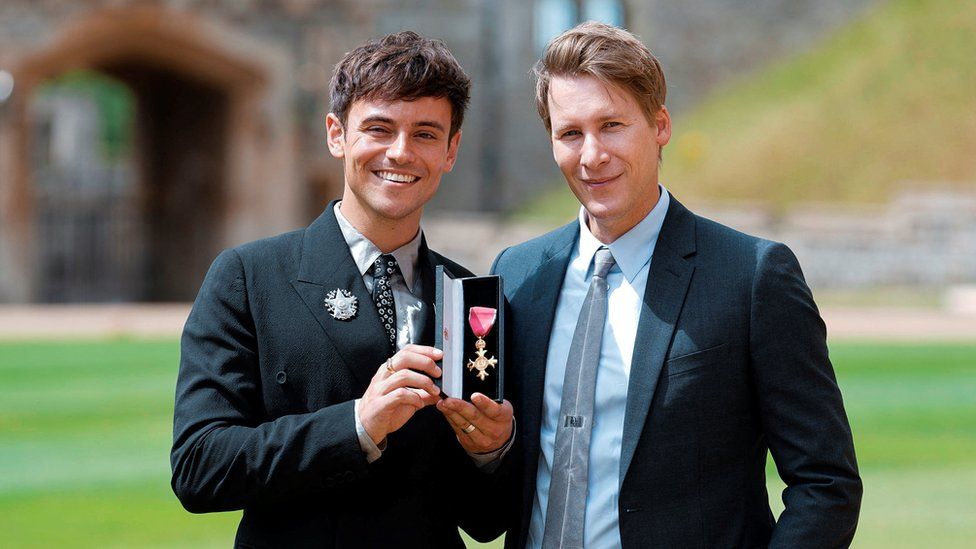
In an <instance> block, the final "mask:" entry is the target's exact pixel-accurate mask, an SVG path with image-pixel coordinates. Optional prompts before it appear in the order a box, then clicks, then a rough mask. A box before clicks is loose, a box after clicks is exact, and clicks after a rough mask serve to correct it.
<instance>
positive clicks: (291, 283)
mask: <svg viewBox="0 0 976 549" xmlns="http://www.w3.org/2000/svg"><path fill="white" fill-rule="evenodd" d="M420 261H421V266H422V268H421V271H422V274H421V277H422V282H423V288H424V289H423V292H422V298H423V299H424V300H425V301H426V302H427V303H429V304H430V305H431V309H430V310H433V308H432V307H433V301H434V267H435V266H436V265H446V266H447V267H448V268H449V269H451V271H452V272H455V273H459V274H462V275H467V274H469V273H468V271H467V270H465V269H464V268H463V267H461V266H459V265H457V264H455V263H453V262H451V261H449V260H447V259H445V258H444V257H442V256H440V255H438V254H436V253H435V252H432V251H430V250H428V249H427V246H426V243H424V244H422V246H421V251H420ZM337 288H341V289H346V290H350V291H351V292H352V293H353V294H354V295H355V296H356V298H357V300H358V304H359V310H358V313H357V314H356V316H355V317H354V318H352V319H351V320H337V319H335V318H333V317H332V316H331V315H330V314H329V312H328V311H327V310H326V308H325V306H324V299H325V297H326V294H327V293H328V292H329V291H331V290H335V289H337ZM425 326H426V328H425V331H424V336H423V338H422V342H424V343H427V344H432V342H433V314H431V315H430V318H428V319H427V322H426V325H425ZM387 355H388V350H387V336H386V334H385V332H384V331H383V327H382V324H381V322H380V320H379V316H378V314H377V312H376V308H375V306H374V305H373V301H372V299H371V297H370V294H369V292H368V291H367V290H366V286H365V284H364V283H363V278H362V274H361V273H360V272H359V270H358V269H357V267H356V265H355V263H354V261H353V259H352V256H351V254H350V252H349V248H348V247H347V246H346V243H345V241H344V239H343V237H342V234H341V232H340V230H339V227H338V224H337V223H336V220H335V215H334V213H333V209H332V205H331V204H330V205H329V207H327V208H326V209H325V211H324V212H323V214H322V215H321V216H320V217H319V218H318V219H317V220H316V221H315V222H314V223H312V225H310V226H309V227H308V228H307V229H304V230H300V231H295V232H292V233H288V234H284V235H281V236H277V237H274V238H270V239H266V240H261V241H258V242H253V243H250V244H246V245H243V246H240V247H238V248H234V249H231V250H227V251H224V252H223V253H221V254H220V256H219V257H217V259H216V260H215V261H214V264H213V266H212V267H211V269H210V272H208V273H207V276H206V279H205V280H204V283H203V286H202V288H201V289H200V293H199V295H198V296H197V299H196V302H195V303H194V305H193V310H192V312H191V313H190V317H189V319H188V320H187V323H186V328H185V330H184V333H183V339H182V349H181V360H180V373H179V379H178V381H177V386H176V407H175V414H174V415H175V423H174V440H173V450H172V454H171V461H172V467H173V480H172V483H173V490H174V491H175V492H176V494H177V496H178V497H179V499H180V501H181V502H182V503H183V505H184V506H185V507H186V508H187V509H188V510H190V511H193V512H209V511H226V510H233V509H243V510H244V517H243V519H242V520H241V524H240V527H239V529H238V533H237V545H238V546H241V547H390V546H401V547H463V544H462V541H461V538H460V536H459V534H458V531H457V528H458V525H461V526H463V527H464V528H465V529H466V530H467V531H468V532H469V533H470V534H472V536H474V537H475V538H478V539H491V538H493V537H496V536H497V535H498V534H499V533H500V531H498V530H490V529H485V528H484V526H483V523H482V522H481V521H479V520H478V514H477V512H474V511H473V509H477V507H478V503H480V501H479V500H478V499H477V498H481V497H486V495H487V496H490V495H491V493H492V492H491V488H490V484H491V482H493V481H492V477H491V476H490V475H486V474H483V473H481V472H480V471H478V470H477V469H476V468H475V466H474V464H473V462H472V461H471V459H470V458H469V457H468V456H467V454H465V452H464V451H463V449H462V448H461V447H460V445H459V444H458V442H457V439H456V438H455V436H454V433H453V431H452V430H451V429H450V427H449V426H448V424H447V421H446V419H445V418H444V417H443V416H442V415H441V414H440V413H439V412H438V411H437V410H435V409H433V408H432V407H431V408H425V409H423V410H421V411H419V412H418V413H417V414H416V415H415V416H414V417H413V418H412V419H411V420H410V421H408V422H407V424H406V425H405V426H404V427H403V428H401V429H400V430H399V431H397V432H395V433H391V434H390V436H389V437H388V439H387V441H388V446H387V449H386V451H385V452H384V454H383V456H382V457H381V458H380V459H378V460H377V461H375V462H373V463H372V464H368V463H367V462H366V459H365V456H364V454H363V451H362V450H361V448H360V446H359V439H358V437H357V434H356V428H355V421H354V415H353V400H354V399H356V398H359V397H361V396H362V395H363V393H364V392H365V390H366V387H367V386H368V385H369V382H370V379H371V378H372V376H373V374H374V373H375V372H376V370H377V369H378V368H379V367H380V366H381V365H382V364H383V362H384V361H385V360H386V358H387ZM462 488H463V489H462ZM448 502H450V504H448Z"/></svg>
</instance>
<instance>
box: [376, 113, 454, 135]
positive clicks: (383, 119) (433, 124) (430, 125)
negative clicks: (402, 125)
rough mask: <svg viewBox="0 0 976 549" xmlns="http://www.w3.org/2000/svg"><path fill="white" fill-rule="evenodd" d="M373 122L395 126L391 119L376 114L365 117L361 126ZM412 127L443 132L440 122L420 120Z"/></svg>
mask: <svg viewBox="0 0 976 549" xmlns="http://www.w3.org/2000/svg"><path fill="white" fill-rule="evenodd" d="M375 122H382V123H384V124H390V125H391V126H392V125H395V123H394V121H393V119H392V118H389V117H386V116H382V115H378V114H377V115H373V116H367V117H366V118H363V121H362V123H363V124H371V123H375ZM413 126H414V127H415V128H434V129H436V130H440V131H445V128H444V125H443V124H441V123H440V122H437V121H436V120H421V121H419V122H416V123H414V125H413Z"/></svg>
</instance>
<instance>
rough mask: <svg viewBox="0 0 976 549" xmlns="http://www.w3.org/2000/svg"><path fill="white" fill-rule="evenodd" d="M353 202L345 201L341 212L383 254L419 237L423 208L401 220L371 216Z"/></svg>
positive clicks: (340, 208)
mask: <svg viewBox="0 0 976 549" xmlns="http://www.w3.org/2000/svg"><path fill="white" fill-rule="evenodd" d="M352 202H353V201H347V200H343V201H342V203H341V204H339V210H340V211H341V212H342V215H343V216H345V218H346V220H347V221H349V223H350V224H351V225H352V226H353V227H355V228H356V230H357V231H359V232H360V233H362V235H363V236H365V237H366V238H368V239H369V241H370V242H372V243H373V244H375V245H376V247H377V248H379V249H380V251H381V252H383V253H385V254H386V253H390V252H392V251H393V250H396V249H397V248H400V247H402V246H403V245H404V244H406V243H408V242H410V241H411V240H413V239H414V237H416V236H417V231H419V230H420V217H421V216H422V215H423V208H420V209H419V210H417V211H416V212H414V213H411V214H410V215H408V216H407V217H404V218H401V219H389V218H385V217H382V216H379V215H375V214H372V215H371V214H370V212H368V211H367V210H364V209H362V208H357V207H355V206H353V205H352Z"/></svg>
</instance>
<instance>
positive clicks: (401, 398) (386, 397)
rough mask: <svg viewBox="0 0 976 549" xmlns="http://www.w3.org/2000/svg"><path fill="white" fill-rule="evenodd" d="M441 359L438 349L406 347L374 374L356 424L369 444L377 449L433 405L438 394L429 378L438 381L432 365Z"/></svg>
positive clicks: (437, 372)
mask: <svg viewBox="0 0 976 549" xmlns="http://www.w3.org/2000/svg"><path fill="white" fill-rule="evenodd" d="M442 355H443V353H442V352H441V351H440V349H435V348H433V347H426V346H423V345H407V346H406V347H404V348H403V349H401V350H400V351H399V352H397V354H395V355H393V356H392V357H390V360H389V361H388V362H385V363H384V364H383V365H382V366H380V367H379V369H377V370H376V374H375V375H373V379H372V380H371V381H370V382H369V387H367V388H366V392H365V393H364V394H363V398H362V399H361V400H360V401H359V421H360V423H362V424H363V428H364V429H366V433H367V434H368V435H369V438H371V439H373V442H375V443H376V444H377V445H379V444H380V443H381V442H383V440H384V439H386V435H388V434H390V433H392V432H394V431H396V430H397V429H399V428H400V427H403V424H405V423H406V422H407V421H408V420H409V419H410V418H411V417H413V415H414V414H415V413H416V412H417V410H420V409H421V408H423V407H425V406H430V405H431V404H434V403H435V402H437V400H438V398H439V397H438V395H440V392H441V391H440V389H439V388H438V387H437V386H436V385H434V380H433V379H432V378H435V377H441V369H440V368H438V367H437V365H436V364H434V361H435V360H440V358H441V356H442ZM388 364H389V365H390V368H392V369H393V370H394V371H392V372H391V371H390V368H387V365H388Z"/></svg>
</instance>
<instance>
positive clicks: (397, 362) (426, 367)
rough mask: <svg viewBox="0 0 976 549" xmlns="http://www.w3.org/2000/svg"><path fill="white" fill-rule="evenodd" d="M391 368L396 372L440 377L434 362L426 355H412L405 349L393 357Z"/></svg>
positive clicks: (439, 371)
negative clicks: (408, 371)
mask: <svg viewBox="0 0 976 549" xmlns="http://www.w3.org/2000/svg"><path fill="white" fill-rule="evenodd" d="M393 367H394V370H396V371H398V372H399V371H401V370H414V371H417V372H422V373H424V374H427V375H428V376H431V377H441V369H440V368H439V367H438V366H437V364H434V360H433V359H431V358H430V357H429V356H427V355H423V354H419V353H414V352H412V351H408V350H406V349H404V350H402V351H400V352H398V353H397V354H396V355H394V356H393Z"/></svg>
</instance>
